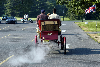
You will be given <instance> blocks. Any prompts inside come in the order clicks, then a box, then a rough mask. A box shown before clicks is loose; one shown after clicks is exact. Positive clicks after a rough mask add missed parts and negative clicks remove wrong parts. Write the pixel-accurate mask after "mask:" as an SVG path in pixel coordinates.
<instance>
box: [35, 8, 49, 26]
mask: <svg viewBox="0 0 100 67" xmlns="http://www.w3.org/2000/svg"><path fill="white" fill-rule="evenodd" d="M47 19H48V16H47V15H45V10H44V9H42V10H41V14H40V15H38V16H37V19H36V23H37V24H38V20H47Z"/></svg>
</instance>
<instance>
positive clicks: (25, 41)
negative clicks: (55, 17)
mask: <svg viewBox="0 0 100 67" xmlns="http://www.w3.org/2000/svg"><path fill="white" fill-rule="evenodd" d="M74 22H75V21H64V22H62V26H61V30H62V35H63V36H65V37H66V42H67V44H70V45H69V48H68V49H67V53H66V55H64V54H63V51H62V50H60V48H54V49H53V48H52V50H51V49H50V48H49V47H47V46H44V45H42V47H40V46H41V45H39V47H36V45H35V44H34V38H35V35H36V34H37V33H36V29H35V28H36V27H37V26H36V24H35V21H34V23H24V24H23V23H21V22H20V21H18V24H4V21H3V23H2V24H0V67H62V66H63V67H99V66H100V44H98V43H97V42H95V41H94V40H92V39H91V38H90V37H89V36H88V35H87V34H86V33H85V32H84V31H82V30H81V29H80V28H79V27H78V26H77V25H76V24H75V23H74ZM50 44H51V45H54V46H55V45H57V44H55V43H53V42H51V43H50ZM48 51H49V54H48Z"/></svg>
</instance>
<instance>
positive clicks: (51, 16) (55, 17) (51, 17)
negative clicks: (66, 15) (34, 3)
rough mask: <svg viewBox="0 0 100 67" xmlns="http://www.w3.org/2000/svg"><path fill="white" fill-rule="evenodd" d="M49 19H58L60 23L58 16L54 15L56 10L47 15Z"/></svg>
mask: <svg viewBox="0 0 100 67" xmlns="http://www.w3.org/2000/svg"><path fill="white" fill-rule="evenodd" d="M49 19H59V20H60V21H61V18H60V16H59V15H57V14H56V9H55V8H54V9H53V14H51V15H49Z"/></svg>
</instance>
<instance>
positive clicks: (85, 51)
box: [66, 48, 100, 55]
mask: <svg viewBox="0 0 100 67" xmlns="http://www.w3.org/2000/svg"><path fill="white" fill-rule="evenodd" d="M68 51H69V52H67V53H66V55H89V54H100V49H90V48H75V49H68Z"/></svg>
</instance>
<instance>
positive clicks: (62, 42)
mask: <svg viewBox="0 0 100 67" xmlns="http://www.w3.org/2000/svg"><path fill="white" fill-rule="evenodd" d="M63 49H64V37H62V38H61V50H63Z"/></svg>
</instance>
